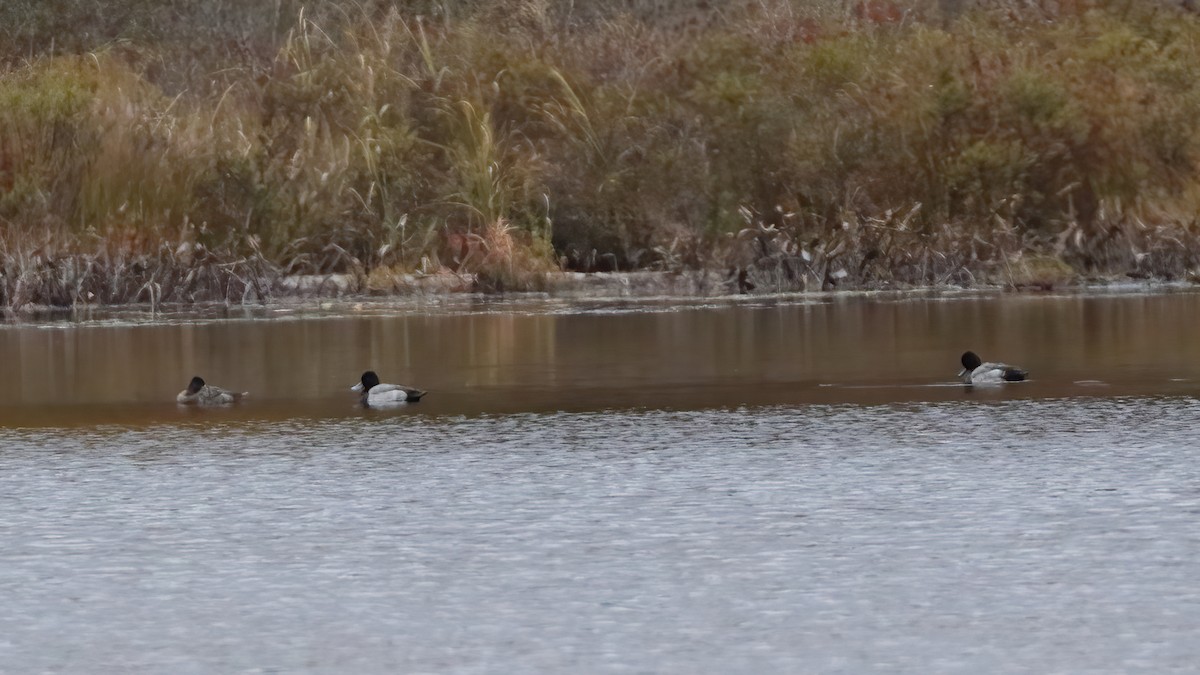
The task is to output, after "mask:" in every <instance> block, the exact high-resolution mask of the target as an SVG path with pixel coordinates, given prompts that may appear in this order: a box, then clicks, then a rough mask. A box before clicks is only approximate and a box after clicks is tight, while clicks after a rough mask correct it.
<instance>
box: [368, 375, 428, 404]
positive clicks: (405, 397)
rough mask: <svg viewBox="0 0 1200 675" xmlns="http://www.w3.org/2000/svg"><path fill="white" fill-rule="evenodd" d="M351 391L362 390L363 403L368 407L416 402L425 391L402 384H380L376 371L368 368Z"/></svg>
mask: <svg viewBox="0 0 1200 675" xmlns="http://www.w3.org/2000/svg"><path fill="white" fill-rule="evenodd" d="M350 391H357V392H361V394H362V404H363V405H364V406H366V407H370V406H373V405H374V406H377V405H387V404H389V403H405V402H412V403H416V402H417V401H419V400H421V397H422V396H424V395H425V392H423V391H421V390H420V389H413V388H412V387H406V386H404V385H400V384H380V383H379V376H378V375H376V374H375V371H373V370H368V371H367V372H365V373H363V374H362V380H361V381H360V382H359V383H358V384H356V385H354V386H353V387H350Z"/></svg>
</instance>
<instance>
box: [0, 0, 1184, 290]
mask: <svg viewBox="0 0 1200 675" xmlns="http://www.w3.org/2000/svg"><path fill="white" fill-rule="evenodd" d="M109 4H111V5H112V7H111V8H110V10H111V11H110V12H106V13H105V14H104V15H103V16H100V15H97V14H95V11H94V3H87V2H75V1H74V0H55V2H50V3H34V2H25V1H23V0H14V2H12V3H5V5H4V7H3V8H0V26H3V28H0V31H5V32H6V34H5V36H6V37H8V38H9V39H8V40H7V41H6V42H4V45H5V46H4V47H0V62H2V63H4V64H6V65H5V66H4V67H3V69H2V70H0V228H2V229H3V232H2V235H0V271H2V273H3V279H2V280H0V293H2V294H3V295H2V296H0V304H3V305H5V306H7V307H21V306H26V305H31V304H50V305H70V304H78V303H96V302H103V303H121V302H151V303H160V302H194V301H202V300H221V301H229V302H241V301H243V300H245V301H249V300H258V299H262V298H265V297H270V296H271V295H272V294H274V293H278V292H281V290H280V286H279V285H278V283H277V282H278V280H279V279H281V278H282V277H284V276H287V275H296V274H330V273H349V274H352V275H354V276H355V277H356V278H358V279H359V280H360V285H361V286H362V287H363V288H380V287H386V286H388V284H387V283H385V282H383V281H381V279H387V278H391V277H395V276H398V275H412V274H417V275H423V274H436V273H438V272H439V271H447V272H455V273H460V274H472V275H476V278H477V279H478V288H480V289H482V290H494V291H498V290H514V289H531V288H539V287H541V286H542V285H544V279H545V275H546V274H547V273H548V272H551V271H554V270H557V269H560V268H561V267H563V266H565V267H567V268H569V269H576V270H584V271H592V270H602V269H617V270H638V269H663V270H692V269H723V270H732V272H731V274H730V277H731V278H732V279H735V280H738V281H737V283H736V284H734V285H735V286H736V287H738V288H740V289H741V290H744V291H749V290H751V289H753V290H755V291H761V290H766V289H771V290H791V289H798V288H809V289H812V288H831V287H833V288H836V287H872V286H875V287H879V286H897V285H901V286H902V285H914V284H941V283H958V284H972V283H994V284H1002V285H1008V286H1013V287H1045V286H1053V285H1059V284H1062V283H1068V282H1070V281H1072V280H1075V279H1080V278H1106V277H1107V278H1111V277H1112V276H1119V275H1133V276H1136V277H1149V278H1184V277H1186V276H1188V275H1189V274H1192V275H1193V276H1194V275H1195V272H1196V270H1197V269H1200V249H1198V247H1197V245H1198V242H1197V231H1196V230H1197V228H1196V226H1195V224H1194V214H1195V213H1196V211H1197V207H1200V199H1198V198H1200V176H1198V174H1197V168H1196V160H1197V143H1198V141H1200V138H1198V133H1200V130H1198V128H1197V126H1196V125H1195V123H1194V120H1195V119H1198V118H1200V115H1198V114H1200V84H1197V82H1196V81H1195V78H1193V77H1192V76H1191V74H1192V73H1194V72H1196V71H1197V69H1200V20H1198V19H1197V17H1196V16H1195V15H1193V14H1191V13H1189V12H1187V11H1182V10H1179V9H1176V8H1173V7H1170V6H1166V5H1157V4H1153V3H1123V2H1106V1H1104V0H1094V1H1090V2H1088V1H1084V0H1077V1H1075V2H1065V1H1064V2H1057V3H1054V4H1050V3H1047V4H1045V5H1036V6H1031V5H1028V4H1027V3H1026V4H1022V5H1020V6H1019V7H1018V6H1017V5H1015V4H1012V3H1008V2H1003V1H999V0H996V1H991V2H979V3H973V4H971V3H966V2H961V3H955V2H941V3H933V2H929V3H909V4H906V5H900V4H897V3H892V2H887V1H886V0H872V1H870V2H860V3H856V4H853V5H851V6H849V7H847V6H845V5H844V4H843V3H834V2H818V1H813V2H802V1H800V0H795V1H793V2H788V1H786V0H772V1H769V2H756V3H744V4H741V3H730V4H729V6H728V7H725V8H723V9H722V11H721V12H720V13H717V14H713V13H711V12H705V11H702V10H700V9H697V6H696V5H695V4H694V3H687V2H683V1H682V0H680V2H678V3H675V4H674V5H667V7H666V10H662V9H661V7H662V6H661V5H660V4H659V3H647V4H646V5H645V6H644V7H643V6H641V5H639V4H637V3H634V4H632V5H631V4H627V3H611V4H606V3H597V4H595V5H593V6H590V7H589V8H586V9H583V8H577V7H575V5H574V4H573V3H568V2H561V3H559V2H553V1H551V0H509V1H508V2H504V3H499V4H497V3H474V2H467V1H465V0H464V1H462V2H449V1H445V2H436V3H435V2H429V3H421V2H373V1H372V2H366V1H364V2H324V3H318V4H316V5H312V6H308V7H302V6H301V5H300V4H299V3H294V2H291V1H290V0H279V1H278V2H276V3H274V4H273V5H271V7H270V8H269V10H270V11H267V12H265V13H264V12H262V11H261V8H259V10H256V11H252V10H251V9H247V8H243V7H241V6H240V5H239V6H237V7H235V6H233V5H227V4H225V3H197V2H190V1H188V2H185V1H184V0H175V1H173V2H168V3H157V4H156V6H157V7H158V9H157V10H152V8H150V6H149V4H147V3H146V2H144V0H117V1H116V2H113V3H109ZM150 4H155V3H150ZM655 8H659V9H655ZM134 16H137V17H140V19H139V21H138V22H132V23H131V22H129V21H127V19H129V18H130V17H134ZM121 17H124V19H121ZM64 22H66V23H64ZM71 22H80V23H84V22H91V23H90V24H89V25H92V26H93V27H94V31H93V32H91V33H88V35H90V36H91V37H90V38H89V37H85V36H84V35H83V33H81V32H79V31H61V29H62V28H63V27H64V25H71ZM201 25H203V26H204V28H203V29H198V30H194V31H193V30H191V28H193V27H195V26H201ZM60 32H61V33H62V34H67V33H69V34H70V35H71V36H72V37H70V38H69V39H66V41H60V40H59V39H57V38H55V37H54V36H55V35H57V34H59V33H60Z"/></svg>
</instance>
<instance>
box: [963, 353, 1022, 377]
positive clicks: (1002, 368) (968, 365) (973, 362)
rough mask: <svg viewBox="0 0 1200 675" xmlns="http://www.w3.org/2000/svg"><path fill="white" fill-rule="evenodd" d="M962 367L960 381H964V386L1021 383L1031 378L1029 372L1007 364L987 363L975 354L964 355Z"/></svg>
mask: <svg viewBox="0 0 1200 675" xmlns="http://www.w3.org/2000/svg"><path fill="white" fill-rule="evenodd" d="M962 367H963V369H962V370H961V371H959V373H958V379H960V380H962V382H963V384H1000V383H1002V382H1020V381H1022V380H1024V379H1026V378H1027V377H1029V373H1028V372H1027V371H1025V370H1023V369H1021V368H1018V367H1016V366H1010V365H1008V364H1007V363H985V362H984V361H983V360H982V359H980V358H979V355H977V354H976V353H975V352H964V353H963V355H962Z"/></svg>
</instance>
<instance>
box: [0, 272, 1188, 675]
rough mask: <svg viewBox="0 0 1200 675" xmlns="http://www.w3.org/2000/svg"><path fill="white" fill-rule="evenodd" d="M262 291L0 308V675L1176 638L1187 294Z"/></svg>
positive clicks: (499, 663) (853, 663)
mask: <svg viewBox="0 0 1200 675" xmlns="http://www.w3.org/2000/svg"><path fill="white" fill-rule="evenodd" d="M282 314H284V315H283V316H279V317H276V318H274V319H271V320H261V319H258V318H244V319H237V320H230V319H225V320H212V321H210V320H195V319H192V320H183V318H182V317H175V318H172V319H171V321H169V322H167V323H163V322H161V321H160V322H152V323H147V324H145V325H142V324H141V323H140V322H138V321H137V320H134V319H131V318H116V319H105V320H102V321H92V322H85V323H74V324H72V323H59V322H45V323H39V322H34V323H31V324H17V325H8V326H6V327H2V328H0V355H3V360H2V361H0V381H3V382H4V383H5V387H3V388H2V389H0V603H2V606H3V608H4V610H3V611H2V612H0V671H3V672H88V673H96V672H104V673H107V672H114V673H116V672H120V673H126V672H172V673H176V672H183V673H186V672H196V673H211V672H244V671H253V672H355V673H376V672H377V673H396V672H405V673H408V672H451V673H510V672H597V673H609V672H636V673H648V672H656V673H657V672H672V673H695V672H705V673H734V672H739V673H740V672H745V673H749V672H787V673H794V672H846V673H859V672H912V673H933V672H961V673H977V672H989V673H1006V672H1092V673H1094V672H1111V673H1121V672H1136V671H1140V672H1154V673H1161V672H1194V671H1195V670H1196V668H1197V667H1198V665H1200V585H1197V584H1196V581H1195V580H1196V579H1197V578H1200V561H1198V554H1200V463H1198V462H1197V459H1198V457H1197V448H1200V426H1198V425H1197V422H1198V421H1200V396H1198V395H1200V340H1197V339H1196V335H1195V334H1196V327H1197V326H1200V295H1195V294H1183V293H1180V294H1171V295H1157V296H1146V295H1125V296H1106V297H1057V298H1053V297H1030V296H1022V297H1004V298H999V299H985V300H980V299H945V298H942V299H932V298H931V299H921V300H907V301H894V300H868V299H861V298H860V299H841V300H836V301H833V300H830V301H809V302H799V301H786V302H784V301H779V302H757V303H755V304H732V305H731V304H715V305H709V306H695V305H660V304H621V303H594V304H592V305H585V306H573V307H572V306H565V305H558V304H555V303H550V302H547V303H542V304H537V305H534V304H494V303H488V304H482V305H478V306H470V307H464V306H449V307H447V306H439V305H429V306H423V307H418V308H409V309H407V310H405V311H401V312H397V311H396V310H394V309H387V308H381V307H374V306H367V307H363V308H350V311H343V310H337V311H331V312H329V313H328V314H322V313H316V314H317V315H315V316H312V315H302V316H298V315H294V314H290V313H282ZM966 348H972V349H975V350H976V351H978V352H980V354H981V355H983V356H984V357H985V358H1003V359H1005V360H1010V361H1012V362H1015V363H1018V364H1020V365H1023V366H1025V367H1027V368H1028V369H1030V370H1031V371H1032V373H1033V375H1034V380H1033V381H1031V382H1028V383H1024V384H1018V385H1012V386H1008V387H1000V388H975V389H974V390H969V389H965V388H963V387H961V386H953V385H950V384H949V383H950V382H951V381H952V377H953V375H954V373H955V372H956V370H957V357H958V354H959V353H960V352H961V351H962V350H963V349H966ZM366 367H373V368H375V369H376V370H378V371H379V372H380V374H381V375H383V376H384V379H385V380H400V381H405V382H408V383H410V384H416V385H419V386H422V387H424V388H428V389H430V390H431V392H432V393H431V394H430V395H429V397H428V399H427V400H426V401H423V402H421V403H420V404H418V405H415V406H408V407H403V408H400V409H397V410H389V411H364V410H361V409H358V408H355V407H354V406H353V396H352V395H351V394H350V393H349V392H348V391H345V389H346V388H347V387H349V385H350V384H352V383H353V382H354V381H355V379H356V377H357V375H358V374H359V372H361V370H362V369H364V368H366ZM196 373H199V374H202V375H204V376H205V377H206V378H207V379H209V380H210V381H211V382H213V383H216V384H222V385H225V386H230V387H236V388H239V389H248V390H250V391H251V392H252V394H253V395H254V399H253V401H252V402H251V403H249V404H247V405H244V406H241V407H237V408H230V409H222V410H208V411H195V410H189V409H180V408H178V407H176V406H175V405H174V403H173V396H174V394H175V393H176V392H177V391H178V390H179V389H181V388H182V387H183V385H184V384H185V383H186V380H187V378H188V377H190V376H191V375H192V374H196Z"/></svg>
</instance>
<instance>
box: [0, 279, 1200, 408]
mask: <svg viewBox="0 0 1200 675" xmlns="http://www.w3.org/2000/svg"><path fill="white" fill-rule="evenodd" d="M1197 325H1200V294H1196V293H1174V294H1164V295H1109V296H1095V295H1091V296H1061V297H1046V296H1002V297H999V298H993V299H988V300H978V299H953V298H951V299H946V298H917V299H910V300H903V301H896V300H872V299H868V298H864V297H848V298H831V299H822V300H820V301H813V300H809V301H805V302H798V301H783V300H779V301H770V300H757V301H754V302H753V303H725V304H713V303H709V304H706V305H686V304H685V305H679V304H676V305H659V304H652V303H629V304H614V303H610V304H600V303H596V304H593V305H590V306H588V305H583V306H563V305H559V304H554V303H552V302H549V301H548V302H546V303H544V304H542V305H532V306H531V305H518V304H512V305H503V304H501V305H499V306H497V305H493V304H484V305H482V306H481V307H479V308H476V310H475V311H471V310H470V308H468V309H467V310H461V309H460V310H453V311H428V310H426V309H421V310H406V311H402V312H399V313H387V312H386V311H384V312H381V311H379V308H378V307H374V308H368V309H367V310H362V311H349V312H342V313H341V314H334V315H330V316H318V317H314V318H299V317H297V316H295V315H288V316H286V317H285V318H282V319H275V320H256V319H250V320H228V321H208V322H197V321H192V322H176V323H171V324H147V325H134V324H129V323H125V324H117V325H111V324H106V323H103V322H99V323H83V324H71V323H58V324H56V323H47V324H39V325H8V326H5V327H0V354H2V355H3V359H0V381H3V382H4V383H5V386H4V387H2V388H0V424H8V425H14V424H17V425H21V424H32V425H55V424H91V423H97V422H110V421H113V422H120V423H123V424H135V423H149V422H152V421H154V420H160V421H162V420H177V419H180V418H181V417H183V418H185V419H186V418H187V416H189V415H194V414H195V411H180V410H178V409H177V408H176V407H175V406H174V405H173V403H172V401H173V400H174V395H175V394H176V393H177V392H178V391H179V390H181V389H182V388H183V387H184V385H185V384H186V383H187V381H188V379H189V378H190V377H191V376H192V375H194V374H200V375H202V376H204V377H205V379H207V380H208V381H209V382H210V383H213V384H217V385H219V386H225V387H229V388H234V389H238V390H249V391H250V392H251V393H252V396H253V400H252V402H251V403H249V404H248V405H246V406H243V407H242V408H239V409H238V410H234V411H221V412H216V413H213V412H212V411H207V413H206V414H210V415H213V416H214V417H215V418H217V419H223V418H246V419H282V418H291V417H298V416H316V417H326V416H332V417H338V416H344V415H357V414H361V413H360V412H356V411H355V410H354V409H353V407H352V406H351V405H350V404H352V403H353V397H352V396H350V395H349V394H348V393H347V392H346V389H347V388H348V387H349V386H350V385H351V384H353V383H354V382H355V381H357V378H358V376H359V374H360V373H361V372H362V371H363V370H365V369H367V368H373V369H375V370H377V371H378V372H379V373H380V375H381V376H382V377H383V379H384V381H398V382H400V383H402V384H412V385H415V386H419V387H421V388H423V389H428V390H429V391H430V392H432V393H431V394H430V396H429V398H428V399H427V400H426V401H424V402H422V403H421V404H420V408H419V409H414V410H411V411H408V412H409V413H415V414H424V415H439V414H479V413H486V412H520V411H548V410H577V411H583V410H593V409H598V408H637V407H650V408H656V407H660V408H673V409H694V408H707V407H714V406H716V407H719V406H730V405H739V404H747V405H770V404H801V403H831V402H840V401H852V402H863V403H881V402H887V401H896V400H914V401H936V400H960V399H962V398H963V397H964V396H971V395H974V396H976V397H978V398H987V397H991V398H1000V397H1005V398H1012V397H1018V398H1020V397H1025V398H1045V397H1060V396H1072V395H1099V396H1114V395H1122V394H1190V393H1194V392H1195V391H1196V390H1197V386H1198V385H1197V381H1200V340H1196V339H1195V327H1196V326H1197ZM965 349H973V350H975V351H976V352H978V353H979V354H980V355H982V356H983V357H984V358H985V359H995V360H1006V361H1010V362H1013V363H1017V364H1019V365H1021V366H1023V367H1025V368H1027V369H1029V370H1030V371H1031V373H1032V376H1033V378H1034V382H1032V383H1030V384H1028V385H1024V386H1022V387H1010V388H1007V389H1004V390H1002V391H1000V392H981V391H976V392H974V393H973V394H971V393H967V392H964V391H963V390H962V389H961V388H958V387H949V388H939V387H931V386H926V385H935V384H946V383H950V382H952V381H953V376H954V373H955V372H956V371H957V370H958V367H959V366H958V356H959V354H961V352H962V351H963V350H965Z"/></svg>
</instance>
